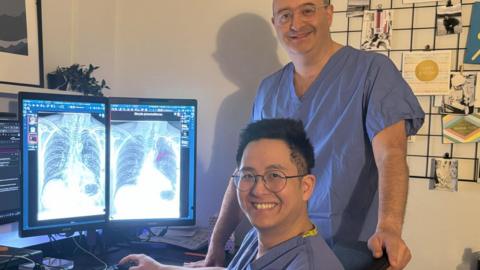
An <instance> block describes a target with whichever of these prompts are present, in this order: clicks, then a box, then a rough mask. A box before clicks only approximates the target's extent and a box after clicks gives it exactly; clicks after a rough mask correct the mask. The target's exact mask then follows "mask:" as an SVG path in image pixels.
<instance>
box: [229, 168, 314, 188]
mask: <svg viewBox="0 0 480 270" xmlns="http://www.w3.org/2000/svg"><path fill="white" fill-rule="evenodd" d="M272 172H279V173H281V174H282V175H283V178H284V184H283V186H282V188H281V189H279V190H276V191H273V190H271V188H270V187H269V186H268V184H267V181H266V180H265V174H254V173H251V174H252V176H253V177H254V179H255V180H254V182H253V184H252V186H251V187H250V188H249V189H246V190H243V189H240V187H239V185H238V183H240V181H241V180H238V183H237V181H235V178H239V176H238V175H236V174H237V173H241V172H240V171H238V170H237V171H236V172H235V173H234V174H232V176H231V178H232V180H233V185H234V186H235V188H237V189H238V190H240V191H243V192H246V191H251V190H252V189H253V188H254V187H255V185H257V183H258V180H257V179H258V178H259V177H261V178H262V182H263V185H264V186H265V188H266V189H267V190H268V191H270V192H272V193H278V192H281V191H282V190H284V189H285V187H286V186H287V180H288V179H292V178H303V177H305V176H307V175H308V173H305V174H299V175H285V173H284V172H282V171H279V170H272V171H268V172H267V173H266V174H268V173H272Z"/></svg>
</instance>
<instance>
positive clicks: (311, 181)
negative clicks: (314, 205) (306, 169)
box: [302, 174, 317, 201]
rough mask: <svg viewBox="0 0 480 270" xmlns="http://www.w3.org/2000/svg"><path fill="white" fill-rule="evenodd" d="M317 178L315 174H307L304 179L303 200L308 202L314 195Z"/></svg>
mask: <svg viewBox="0 0 480 270" xmlns="http://www.w3.org/2000/svg"><path fill="white" fill-rule="evenodd" d="M316 182H317V178H316V177H315V175H313V174H307V175H305V176H304V177H303V179H302V191H303V196H302V198H303V200H304V201H308V200H309V199H310V197H311V196H312V194H313V189H314V188H315V183H316Z"/></svg>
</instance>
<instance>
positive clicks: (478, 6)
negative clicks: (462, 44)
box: [463, 2, 480, 64]
mask: <svg viewBox="0 0 480 270" xmlns="http://www.w3.org/2000/svg"><path fill="white" fill-rule="evenodd" d="M463 62H464V63H468V64H480V2H476V3H474V4H473V7H472V15H471V19H470V30H469V31H468V39H467V49H466V51H465V58H464V59H463Z"/></svg>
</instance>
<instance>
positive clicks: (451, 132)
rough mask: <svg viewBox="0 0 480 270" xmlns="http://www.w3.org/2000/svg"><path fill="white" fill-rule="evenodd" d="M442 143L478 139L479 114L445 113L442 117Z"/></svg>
mask: <svg viewBox="0 0 480 270" xmlns="http://www.w3.org/2000/svg"><path fill="white" fill-rule="evenodd" d="M442 126H443V143H476V142H479V141H480V115H478V114H469V115H456V114H447V115H444V116H443V117H442Z"/></svg>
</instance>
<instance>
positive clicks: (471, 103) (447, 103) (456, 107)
mask: <svg viewBox="0 0 480 270" xmlns="http://www.w3.org/2000/svg"><path fill="white" fill-rule="evenodd" d="M478 82H479V78H478V76H477V73H466V72H464V73H462V72H452V73H451V74H450V91H449V93H448V95H445V96H442V105H441V107H440V113H445V114H472V113H474V112H475V107H478V103H480V97H479V96H480V95H479V93H478V92H479V91H476V90H477V86H478ZM435 98H437V97H435Z"/></svg>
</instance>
